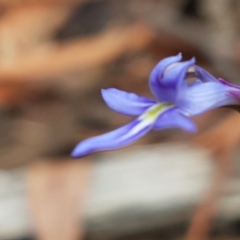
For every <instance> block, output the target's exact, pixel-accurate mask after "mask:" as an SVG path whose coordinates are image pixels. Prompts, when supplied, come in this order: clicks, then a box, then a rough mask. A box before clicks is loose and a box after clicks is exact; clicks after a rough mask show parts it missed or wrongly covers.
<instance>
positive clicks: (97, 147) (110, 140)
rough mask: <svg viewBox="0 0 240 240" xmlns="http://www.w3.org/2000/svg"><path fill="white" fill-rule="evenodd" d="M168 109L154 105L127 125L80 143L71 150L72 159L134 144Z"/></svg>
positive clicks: (162, 105) (160, 105)
mask: <svg viewBox="0 0 240 240" xmlns="http://www.w3.org/2000/svg"><path fill="white" fill-rule="evenodd" d="M170 107H171V106H169V105H168V104H155V105H154V106H152V107H150V108H149V109H148V110H147V111H146V112H144V113H143V114H142V115H141V116H139V117H138V118H137V119H135V120H134V121H132V122H130V123H128V124H127V125H125V126H123V127H120V128H118V129H116V130H114V131H111V132H109V133H106V134H103V135H100V136H97V137H92V138H89V139H86V140H84V141H82V142H80V143H79V144H78V145H77V146H76V147H75V149H74V150H73V152H72V157H83V156H85V155H88V154H91V153H94V152H96V151H103V150H113V149H118V148H121V147H124V146H126V145H128V144H131V143H133V142H135V141H136V140H137V139H139V138H140V137H142V136H143V135H145V134H146V133H147V132H148V131H150V130H151V129H152V126H153V124H154V122H155V121H156V119H157V118H158V116H159V114H161V113H163V112H164V111H166V110H167V109H169V108H170Z"/></svg>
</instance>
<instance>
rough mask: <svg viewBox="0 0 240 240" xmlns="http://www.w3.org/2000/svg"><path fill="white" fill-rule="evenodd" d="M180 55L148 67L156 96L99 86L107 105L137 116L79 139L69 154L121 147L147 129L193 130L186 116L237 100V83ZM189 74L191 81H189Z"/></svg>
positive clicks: (151, 87) (230, 103)
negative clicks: (232, 82)
mask: <svg viewBox="0 0 240 240" xmlns="http://www.w3.org/2000/svg"><path fill="white" fill-rule="evenodd" d="M181 59H182V56H181V54H178V55H176V56H172V57H168V58H165V59H163V60H161V61H160V62H159V63H158V64H157V65H156V66H155V68H154V69H153V70H152V72H151V74H150V78H149V85H150V89H151V91H152V93H153V95H154V96H155V97H156V99H157V100H152V99H149V98H145V97H140V96H138V95H136V94H134V93H127V92H124V91H121V90H118V89H115V88H110V89H103V90H102V97H103V99H104V101H105V102H106V104H107V105H108V106H109V107H110V108H112V109H113V110H114V111H116V112H118V113H121V114H125V115H128V116H136V117H137V118H136V119H135V120H133V121H132V122H130V123H128V124H126V125H125V126H122V127H120V128H118V129H116V130H113V131H111V132H108V133H105V134H103V135H100V136H96V137H92V138H89V139H86V140H84V141H82V142H80V143H79V144H78V145H77V146H76V147H75V149H74V150H73V152H72V156H73V157H82V156H85V155H87V154H90V153H94V152H97V151H103V150H113V149H118V148H121V147H124V146H126V145H128V144H131V143H133V142H134V141H136V140H137V139H139V138H141V137H142V136H144V135H145V134H146V133H147V132H149V131H150V130H151V129H154V130H159V129H164V128H181V129H183V130H186V131H188V132H195V131H196V130H197V128H196V125H195V124H194V122H193V121H192V120H191V119H190V118H189V117H191V116H196V115H198V114H201V113H203V112H205V111H208V110H210V109H213V108H217V107H221V106H227V105H237V104H239V103H240V100H239V99H240V88H239V87H238V86H236V85H233V84H231V83H228V82H227V81H225V80H223V79H217V78H215V77H214V76H212V75H211V74H210V73H208V72H207V71H205V70H204V69H202V68H201V67H199V66H197V65H195V59H194V58H192V59H191V60H189V61H185V62H180V61H181ZM190 78H195V81H194V82H192V83H189V79H190Z"/></svg>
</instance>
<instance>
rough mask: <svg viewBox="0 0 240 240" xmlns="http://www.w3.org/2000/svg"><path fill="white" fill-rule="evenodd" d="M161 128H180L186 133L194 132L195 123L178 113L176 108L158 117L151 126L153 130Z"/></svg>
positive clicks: (195, 128) (195, 129)
mask: <svg viewBox="0 0 240 240" xmlns="http://www.w3.org/2000/svg"><path fill="white" fill-rule="evenodd" d="M163 128H181V129H183V130H186V131H188V132H196V131H197V127H196V125H195V123H194V122H193V121H192V120H191V119H190V118H188V117H186V116H184V115H182V114H181V113H179V110H178V109H177V108H172V109H169V110H167V111H165V112H164V113H163V114H161V115H159V117H158V119H157V120H156V122H155V123H154V125H153V129H155V130H160V129H163Z"/></svg>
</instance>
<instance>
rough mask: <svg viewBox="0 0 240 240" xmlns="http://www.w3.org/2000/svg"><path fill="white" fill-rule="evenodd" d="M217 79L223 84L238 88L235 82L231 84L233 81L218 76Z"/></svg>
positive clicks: (239, 87)
mask: <svg viewBox="0 0 240 240" xmlns="http://www.w3.org/2000/svg"><path fill="white" fill-rule="evenodd" d="M218 81H219V82H220V83H222V84H224V85H227V86H229V87H233V88H236V89H240V86H238V85H236V84H233V83H230V82H228V81H226V80H224V79H222V78H218Z"/></svg>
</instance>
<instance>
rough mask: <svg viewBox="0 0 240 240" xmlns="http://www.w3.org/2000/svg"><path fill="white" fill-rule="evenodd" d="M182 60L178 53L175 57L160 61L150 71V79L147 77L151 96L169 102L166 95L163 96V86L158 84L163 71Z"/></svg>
mask: <svg viewBox="0 0 240 240" xmlns="http://www.w3.org/2000/svg"><path fill="white" fill-rule="evenodd" d="M181 59H182V54H181V53H179V54H178V55H176V56H172V57H168V58H165V59H163V60H161V61H160V62H159V63H158V64H157V65H156V66H155V67H154V68H153V70H152V72H151V74H150V77H149V86H150V89H151V91H152V93H153V95H154V96H155V97H156V98H158V99H160V100H162V101H169V98H168V95H167V94H165V92H164V89H163V86H162V84H161V82H160V80H161V78H162V76H163V73H164V71H165V70H166V68H167V67H168V66H169V65H171V64H174V63H177V62H179V61H180V60H181Z"/></svg>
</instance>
